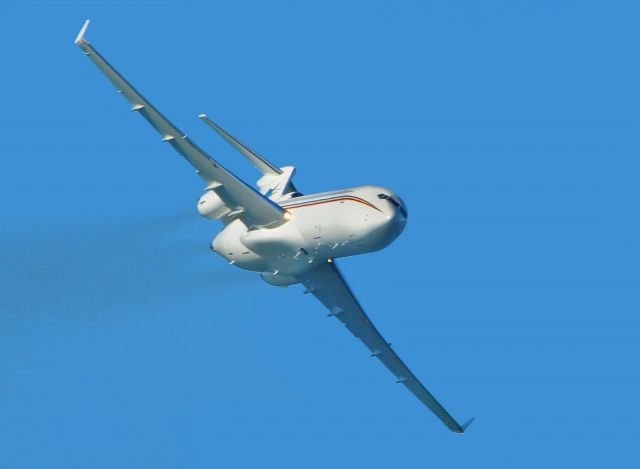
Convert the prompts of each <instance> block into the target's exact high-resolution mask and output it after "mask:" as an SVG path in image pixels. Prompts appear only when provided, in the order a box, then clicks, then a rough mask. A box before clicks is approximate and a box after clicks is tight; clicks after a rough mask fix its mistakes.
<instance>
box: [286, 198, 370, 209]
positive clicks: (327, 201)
mask: <svg viewBox="0 0 640 469" xmlns="http://www.w3.org/2000/svg"><path fill="white" fill-rule="evenodd" d="M341 201H342V202H344V201H349V202H355V203H358V204H362V205H366V206H367V207H371V208H372V209H374V210H377V211H378V212H380V213H382V210H380V209H379V208H378V207H376V206H375V205H373V204H372V203H371V202H368V201H366V200H364V199H361V198H360V197H353V196H342V197H331V198H328V199H320V200H311V201H309V202H301V203H299V204H291V205H283V206H282V208H285V209H287V210H290V209H292V208H302V207H310V206H312V205H320V204H330V203H333V202H341Z"/></svg>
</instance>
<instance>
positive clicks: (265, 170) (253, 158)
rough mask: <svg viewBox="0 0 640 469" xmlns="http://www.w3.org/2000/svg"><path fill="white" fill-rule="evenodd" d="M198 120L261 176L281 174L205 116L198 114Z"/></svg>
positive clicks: (278, 169) (277, 169)
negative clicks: (238, 153)
mask: <svg viewBox="0 0 640 469" xmlns="http://www.w3.org/2000/svg"><path fill="white" fill-rule="evenodd" d="M198 117H199V118H200V119H202V120H203V121H204V123H205V124H207V125H208V126H209V127H211V128H212V129H213V130H215V131H216V133H217V134H218V135H220V136H221V137H222V138H224V139H225V140H226V141H227V142H228V143H229V144H230V145H231V146H232V147H234V148H235V149H236V150H238V151H239V152H240V153H242V155H244V157H245V158H246V159H248V160H249V162H250V163H251V164H252V165H253V166H255V167H256V168H257V169H258V171H260V172H261V173H262V174H276V175H277V174H282V170H281V169H280V168H278V167H276V166H274V165H272V164H271V163H270V162H269V161H267V160H265V159H264V158H263V157H261V156H260V155H258V154H257V153H256V152H254V151H253V150H251V149H250V148H249V147H248V146H246V145H245V144H243V143H242V142H240V141H239V140H238V139H237V138H235V137H234V136H233V135H231V134H230V133H229V132H227V131H226V130H224V129H223V128H222V127H220V126H219V125H218V124H216V123H215V122H213V121H212V120H211V119H209V118H208V117H207V115H206V114H200V115H199V116H198Z"/></svg>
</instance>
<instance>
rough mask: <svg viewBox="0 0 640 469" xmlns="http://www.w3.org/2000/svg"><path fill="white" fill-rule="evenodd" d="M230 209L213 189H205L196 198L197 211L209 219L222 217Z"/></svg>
mask: <svg viewBox="0 0 640 469" xmlns="http://www.w3.org/2000/svg"><path fill="white" fill-rule="evenodd" d="M230 211H231V210H230V209H229V207H227V206H226V205H225V204H224V202H223V201H222V199H221V198H220V196H219V195H218V194H216V193H215V192H214V191H207V192H205V193H204V195H203V196H202V197H200V200H198V213H199V214H200V215H202V216H203V217H205V218H208V219H209V220H214V219H217V218H222V217H224V216H225V215H226V214H227V213H229V212H230Z"/></svg>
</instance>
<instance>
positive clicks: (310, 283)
mask: <svg viewBox="0 0 640 469" xmlns="http://www.w3.org/2000/svg"><path fill="white" fill-rule="evenodd" d="M88 27H89V20H87V21H86V22H85V23H84V25H83V27H82V29H81V30H80V33H79V34H78V36H77V37H76V39H75V43H76V45H77V46H78V47H80V49H81V50H82V51H83V52H84V54H85V55H86V56H87V57H88V58H89V59H90V60H91V61H92V62H93V63H94V64H95V65H96V66H97V67H98V69H99V70H100V71H101V72H102V73H103V74H104V75H105V76H106V77H107V78H108V79H109V80H110V81H111V83H112V84H113V85H114V86H115V87H116V89H117V90H118V92H119V93H120V94H122V95H123V96H124V98H125V99H126V100H127V101H129V103H130V104H131V106H132V107H131V110H132V111H133V112H137V113H138V114H140V115H141V116H142V117H144V118H145V119H146V120H147V121H148V122H149V123H150V124H151V125H152V126H153V127H154V128H155V129H156V130H157V131H158V133H159V134H160V135H161V136H162V141H163V142H166V143H168V144H169V145H171V146H172V147H173V148H174V149H175V150H176V151H177V152H178V153H179V154H180V155H182V156H183V157H184V158H185V159H186V160H187V162H188V163H190V164H191V166H193V168H194V169H195V171H196V173H197V174H198V176H200V177H201V178H202V179H203V180H204V184H205V188H204V193H203V195H202V196H201V197H200V199H199V201H198V203H197V211H198V213H199V214H200V215H202V216H203V217H205V218H207V219H210V220H219V221H220V222H222V224H223V225H224V228H223V229H222V231H221V232H220V233H219V234H218V235H217V236H216V237H215V238H214V239H213V241H212V243H211V249H212V251H213V252H215V253H217V254H219V255H220V256H222V257H223V258H224V259H225V260H226V261H227V262H228V263H229V264H232V265H234V266H236V267H239V268H241V269H245V270H249V271H254V272H258V273H259V274H260V276H261V277H262V279H263V280H264V281H265V282H267V283H268V284H270V285H275V286H281V287H285V286H289V285H295V284H302V285H303V286H304V287H305V290H304V293H305V294H308V293H310V294H312V295H313V296H315V297H316V298H317V299H318V300H320V302H321V303H322V304H323V305H324V306H325V307H326V308H327V309H328V310H329V314H328V316H330V317H335V318H337V319H338V320H340V321H341V322H342V323H343V324H344V325H345V326H346V327H347V329H348V330H349V332H351V333H352V334H353V335H354V336H355V337H356V338H357V339H359V340H360V341H362V343H363V344H364V345H365V346H366V347H367V348H368V349H369V351H370V352H371V356H372V357H375V358H377V359H378V360H380V361H381V362H382V364H383V365H385V366H386V367H387V368H388V369H389V370H390V371H391V373H393V375H394V376H395V377H396V381H397V382H398V383H401V384H403V385H404V386H406V387H407V388H408V389H409V391H411V392H412V393H413V394H414V395H415V396H416V397H417V398H418V399H419V400H420V401H421V402H422V403H423V404H424V405H426V406H427V407H428V408H429V409H430V410H431V411H432V412H433V413H434V414H435V415H436V417H438V418H439V419H440V420H441V421H442V422H443V423H444V424H445V425H446V426H447V427H448V428H449V429H450V430H452V431H453V432H456V433H464V431H465V430H466V428H467V427H468V426H469V425H470V424H471V422H472V421H473V420H474V419H473V418H472V419H470V420H469V421H468V422H466V423H465V424H463V425H460V424H459V423H458V422H457V421H456V420H455V419H454V418H453V417H452V416H451V415H450V414H449V413H448V412H447V411H446V410H445V408H444V407H443V406H442V405H441V404H440V403H439V402H438V401H437V400H436V399H435V398H434V397H433V395H432V394H431V393H430V392H429V391H428V390H427V389H426V388H425V387H424V386H423V385H422V383H421V382H420V381H419V380H418V378H416V376H415V375H414V374H413V373H412V372H411V371H410V370H409V368H408V367H407V366H406V365H405V364H404V362H403V361H402V360H401V359H400V357H399V356H398V355H397V354H396V353H395V352H394V351H393V349H392V348H391V344H390V343H388V342H387V341H386V340H385V339H384V337H383V336H382V335H381V334H380V332H378V330H377V329H376V327H375V326H374V325H373V323H372V322H371V320H370V319H369V317H368V316H367V314H366V313H365V312H364V310H363V309H362V307H361V306H360V303H359V302H358V300H357V299H356V298H355V296H354V295H353V293H352V292H351V289H350V288H349V286H348V285H347V283H346V281H345V280H344V278H343V276H342V274H341V273H340V270H339V269H338V266H337V263H336V259H338V258H342V257H349V256H355V255H359V254H366V253H370V252H374V251H378V250H380V249H382V248H384V247H386V246H388V245H389V244H390V243H391V242H392V241H394V240H395V239H396V238H397V237H398V236H399V235H400V233H401V232H402V231H403V230H404V228H405V225H406V223H407V218H408V212H407V206H406V205H405V203H404V202H403V200H402V199H401V198H400V197H399V196H398V195H397V194H395V193H394V192H392V191H390V190H389V189H385V188H383V187H376V186H361V187H353V188H350V189H344V190H339V191H334V192H323V193H318V194H310V195H303V194H302V193H300V192H298V190H297V189H296V187H295V185H294V184H293V182H292V177H293V175H294V173H295V168H294V167H291V166H285V167H278V166H275V165H273V164H272V163H270V162H269V161H267V160H266V159H265V158H263V157H261V156H260V155H259V154H257V153H255V152H254V151H252V150H251V149H250V148H249V147H247V146H246V145H244V144H243V143H241V142H240V141H239V140H237V139H236V138H235V137H233V136H232V135H231V134H230V133H228V132H227V131H225V130H223V129H222V128H221V127H220V126H219V125H217V124H216V123H214V122H213V121H212V120H211V119H209V118H208V117H207V116H206V115H205V114H201V115H199V116H198V117H199V118H200V119H202V120H203V121H204V122H205V123H206V124H207V125H208V126H209V127H211V128H212V129H213V130H214V131H215V132H216V133H217V134H219V135H220V136H221V137H222V138H223V139H224V140H226V141H227V142H228V143H229V144H231V146H233V147H234V148H235V149H236V150H237V151H238V152H240V153H241V154H242V155H243V156H244V157H245V158H246V159H247V160H249V162H250V163H251V164H253V166H255V167H256V169H258V171H259V172H260V173H261V174H262V177H260V179H258V181H257V186H258V190H256V189H254V188H253V187H252V186H250V185H249V184H247V183H246V182H244V181H243V180H241V179H240V178H238V177H237V176H235V175H234V174H233V173H232V172H230V171H228V170H227V169H225V168H224V167H223V166H222V165H221V164H220V163H219V162H218V161H216V160H214V159H213V158H212V157H211V156H209V155H208V154H207V153H205V151H204V150H202V149H201V148H200V147H198V146H197V145H196V144H195V143H194V142H193V141H192V140H191V139H190V138H189V137H187V135H186V134H184V133H183V132H182V131H181V130H180V129H178V128H177V127H176V126H174V125H173V124H172V123H171V122H169V120H167V119H166V118H165V117H164V116H163V115H162V114H161V113H160V111H158V110H157V109H156V108H155V107H154V106H153V105H152V104H151V103H150V102H149V101H147V100H146V99H145V98H144V97H143V96H142V95H141V94H140V93H138V91H137V90H136V89H135V88H134V87H133V86H131V85H130V84H129V83H128V82H127V81H126V80H125V79H124V78H123V76H122V75H120V73H118V72H117V71H116V69H114V68H113V67H112V66H111V65H110V64H109V63H108V62H107V61H106V60H105V59H104V58H103V57H102V56H101V55H100V54H99V53H98V52H97V51H96V49H94V47H93V46H92V45H91V44H90V43H89V42H88V41H87V40H86V39H85V34H86V31H87V28H88Z"/></svg>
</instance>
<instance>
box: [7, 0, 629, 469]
mask: <svg viewBox="0 0 640 469" xmlns="http://www.w3.org/2000/svg"><path fill="white" fill-rule="evenodd" d="M1 6H2V14H1V15H0V25H1V27H0V40H1V42H2V44H3V45H4V46H3V48H2V50H3V53H2V56H3V57H2V63H3V67H2V70H3V71H2V74H1V75H0V83H1V84H2V86H1V87H0V96H1V98H2V100H1V102H2V110H3V112H2V113H1V114H0V119H1V124H2V128H3V135H4V139H3V151H2V154H3V170H2V171H0V200H2V205H1V206H2V218H1V230H0V435H1V438H0V467H2V468H11V469H22V468H25V469H26V468H28V469H38V468H52V467H55V468H58V467H60V468H87V467H90V468H113V467H118V468H146V467H149V468H165V467H166V468H175V467H190V468H204V467H239V468H243V467H280V468H287V467H296V468H298V467H309V468H312V467H364V466H366V467H396V466H407V465H411V466H416V465H430V466H433V467H440V466H443V465H446V466H447V467H469V466H470V465H473V466H474V467H509V468H511V467H535V468H538V467H555V466H561V465H563V466H572V467H573V466H580V467H603V466H607V467H609V466H612V465H621V466H624V467H629V466H632V465H633V464H634V463H635V464H637V459H638V458H637V452H636V451H635V450H634V449H633V446H634V445H635V444H636V442H637V441H636V440H637V435H638V433H637V429H636V423H637V421H638V418H639V417H640V412H639V405H638V401H637V396H638V394H640V374H639V370H638V362H637V357H638V356H639V352H640V350H639V339H638V336H639V334H638V333H639V330H640V319H639V318H638V312H639V311H640V308H639V306H640V305H639V299H638V281H639V274H638V261H639V260H640V259H639V252H638V239H639V234H640V233H639V229H638V228H639V226H638V225H639V224H638V208H637V204H638V200H639V195H640V194H638V183H637V179H638V170H639V169H640V165H639V164H638V154H639V152H638V146H639V145H638V139H637V135H638V124H639V122H638V108H639V99H638V91H637V90H638V83H639V82H640V80H639V77H638V75H639V73H638V65H637V50H636V49H637V45H638V39H639V38H638V28H637V21H636V18H637V16H638V13H639V12H638V8H637V7H635V6H634V2H591V1H561V2H557V1H555V2H550V1H548V2H547V1H541V2H532V1H523V0H511V1H488V2H472V1H466V2H465V1H461V2H444V1H439V2H431V1H427V2H418V1H415V2H411V1H406V2H393V4H392V3H391V2H379V1H369V2H334V1H325V2H313V3H312V2H278V1H275V2H250V1H242V2H204V1H202V2H189V1H187V2H180V4H179V5H178V4H176V2H169V1H153V0H148V1H144V2H129V1H124V0H115V1H108V2H107V1H87V2H79V1H74V0H67V1H49V2H44V1H30V0H26V1H14V0H2V3H1ZM86 18H91V19H92V21H93V24H92V27H91V28H90V30H89V33H88V39H89V40H90V41H91V42H92V44H93V45H94V46H95V47H96V48H97V49H98V50H99V51H100V52H101V53H103V54H104V55H105V56H106V57H107V58H108V59H109V60H110V61H111V62H112V63H113V64H114V65H115V66H116V67H117V68H118V69H119V70H120V71H121V72H123V73H124V74H125V75H126V76H127V77H128V78H129V79H130V80H131V81H132V82H133V83H134V85H135V86H136V87H138V88H139V89H140V90H141V91H142V92H143V94H145V96H147V97H148V98H149V99H150V100H151V101H152V102H153V103H154V104H156V105H157V106H158V107H159V108H160V109H161V110H162V111H163V112H164V113H165V114H166V115H167V116H169V117H170V119H172V120H173V121H174V122H175V123H176V124H177V125H178V126H179V127H181V128H182V129H183V130H185V131H186V132H187V133H189V135H190V136H191V138H192V139H194V140H195V141H196V142H198V143H199V144H200V145H202V146H203V147H205V148H206V149H207V150H208V151H210V152H211V153H212V154H213V155H215V157H216V158H218V159H220V160H221V161H222V162H224V163H225V164H226V165H227V166H228V167H230V168H232V169H233V170H234V171H236V172H237V173H238V174H239V175H241V176H242V177H244V178H246V179H247V180H255V179H256V176H257V174H256V173H255V172H254V170H253V168H251V167H250V166H249V165H248V164H247V163H246V162H245V161H244V160H243V159H242V158H241V157H240V156H239V155H237V154H235V153H233V150H232V149H231V148H228V147H226V146H225V144H224V142H221V141H220V139H219V138H218V137H217V136H216V135H214V134H213V133H212V132H211V131H210V129H208V128H206V126H204V125H203V124H202V123H201V122H199V121H198V119H196V116H197V115H198V114H200V113H202V112H204V113H207V114H209V115H210V116H211V117H213V118H214V119H216V120H217V121H218V122H219V123H220V124H221V125H222V126H223V127H225V128H227V129H228V130H229V131H231V132H232V133H233V134H235V135H237V136H238V137H239V138H240V139H241V140H243V141H244V142H246V143H247V144H249V145H250V146H251V147H253V148H255V149H256V150H258V151H259V152H260V153H262V154H263V155H264V156H266V157H267V158H269V159H271V160H272V161H273V162H275V163H276V164H280V165H285V164H292V165H295V166H296V167H297V168H298V176H297V178H296V184H297V186H298V187H299V188H300V189H301V190H302V191H304V192H305V193H312V192H318V191H323V190H330V189H340V188H345V187H352V186H356V185H361V184H377V185H382V186H386V187H389V188H391V189H392V190H394V191H396V192H398V193H399V194H400V195H401V196H402V197H403V199H404V200H405V201H406V202H407V204H408V206H409V211H410V216H411V218H410V220H409V224H408V227H407V229H406V231H405V232H404V233H403V235H402V236H401V237H400V238H399V239H398V240H397V241H396V242H395V243H394V244H393V245H391V246H390V247H389V248H388V249H386V250H385V251H382V252H379V253H376V254H372V255H369V256H364V257H358V258H353V259H346V260H344V261H343V262H342V264H341V265H342V268H343V271H344V273H345V275H346V276H347V277H348V279H349V281H350V283H351V285H352V288H353V289H354V291H355V292H356V294H357V295H358V297H359V299H360V300H361V302H362V304H363V306H364V307H365V309H366V310H367V311H368V312H369V314H370V316H371V317H372V319H373V321H374V322H375V323H376V325H377V326H378V328H379V329H380V330H381V331H382V333H383V334H384V335H385V336H386V337H387V338H388V339H389V340H390V341H392V342H393V343H394V348H395V349H396V351H398V352H399V353H400V355H401V356H402V357H403V358H404V359H405V361H406V362H407V363H408V364H409V365H410V366H411V367H412V369H413V370H414V371H415V373H416V374H417V375H418V376H419V377H421V378H422V379H423V381H424V382H425V384H426V385H427V386H428V387H429V389H430V390H432V391H433V393H434V394H435V395H436V396H437V397H438V398H439V399H440V400H441V401H442V403H443V404H444V405H445V406H446V407H447V408H448V409H449V410H450V411H451V413H452V414H453V415H454V416H456V417H457V418H458V419H460V420H465V419H466V418H468V417H471V416H476V417H477V421H476V422H475V423H474V425H473V426H472V427H471V428H470V429H469V432H468V433H467V434H465V435H464V436H462V437H461V436H458V435H454V434H451V433H449V432H448V431H447V430H446V428H445V427H444V426H443V425H441V424H440V423H439V422H438V421H437V420H436V419H435V418H434V417H433V416H432V415H430V414H429V412H428V411H426V409H424V408H423V407H422V406H421V405H420V403H419V402H418V401H417V400H416V399H415V398H413V396H411V395H410V394H409V393H408V392H407V391H406V390H405V389H404V388H403V387H401V386H398V385H396V384H395V383H394V380H393V377H392V376H391V375H390V374H389V373H388V372H387V371H386V370H385V369H384V368H383V367H382V366H381V365H380V364H379V363H377V362H376V361H375V360H372V359H370V358H369V356H368V353H367V351H366V350H365V349H364V348H363V347H362V345H361V344H359V343H358V342H357V341H355V340H354V339H353V338H352V337H351V336H350V335H349V334H348V333H347V331H346V330H344V328H343V327H341V326H340V325H339V323H338V322H337V321H335V320H329V319H327V318H326V316H325V311H324V310H323V308H322V306H321V305H320V304H319V303H317V302H316V301H315V300H314V299H313V298H310V297H309V296H306V295H305V296H303V295H302V294H301V291H302V290H301V288H299V287H291V288H288V289H278V288H273V287H270V286H268V285H266V284H264V283H263V282H262V281H261V280H260V279H259V278H257V276H256V275H254V274H251V273H248V272H243V271H239V270H237V269H233V268H231V267H229V266H228V265H226V264H225V263H224V262H223V261H222V260H221V259H220V258H218V257H217V256H214V255H212V254H211V253H210V252H209V251H208V249H207V245H208V243H209V241H210V240H211V239H212V238H213V236H214V235H215V233H216V232H217V230H218V229H219V226H218V225H217V224H215V223H212V222H208V221H206V220H204V219H200V218H199V217H198V215H197V214H196V211H195V203H196V201H197V199H198V197H199V195H200V191H201V189H202V185H201V182H200V180H199V179H198V178H197V177H196V176H195V175H194V174H193V172H192V171H191V169H190V168H189V167H188V166H186V164H185V162H184V161H183V160H182V159H181V158H180V157H179V156H178V155H177V154H175V153H173V152H172V150H171V149H170V148H169V147H167V146H163V145H162V144H161V142H160V141H159V137H158V136H157V135H156V134H155V133H154V132H153V130H152V129H151V128H150V127H149V126H148V125H147V124H146V123H145V122H144V121H143V120H142V119H140V118H139V116H136V115H134V114H133V113H131V112H129V111H128V108H129V106H127V104H126V102H125V101H124V100H122V98H120V97H119V96H118V95H117V93H115V91H114V90H113V89H112V87H111V86H110V84H109V83H108V82H107V81H106V80H105V79H104V78H103V77H102V76H101V75H100V74H99V73H98V71H97V70H96V69H95V67H94V66H93V65H92V64H91V63H90V62H89V61H88V60H86V58H85V57H84V56H83V55H82V54H81V53H80V51H79V50H78V49H77V48H76V47H75V46H74V45H73V38H74V37H75V35H76V33H77V32H78V30H79V28H80V27H81V25H82V22H83V21H84V20H85V19H86Z"/></svg>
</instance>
